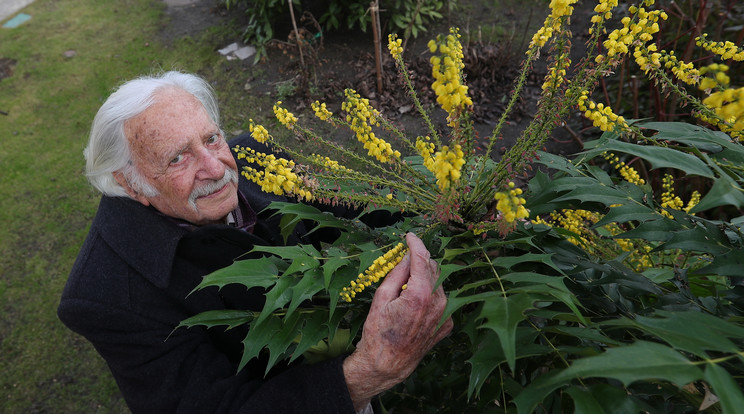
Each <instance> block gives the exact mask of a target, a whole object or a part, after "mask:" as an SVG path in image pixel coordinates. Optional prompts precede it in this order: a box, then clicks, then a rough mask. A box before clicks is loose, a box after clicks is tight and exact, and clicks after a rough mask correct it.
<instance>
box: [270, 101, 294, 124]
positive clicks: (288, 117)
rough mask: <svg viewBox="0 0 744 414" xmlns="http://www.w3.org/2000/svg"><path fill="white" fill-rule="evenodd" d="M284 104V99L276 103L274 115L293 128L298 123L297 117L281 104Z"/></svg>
mask: <svg viewBox="0 0 744 414" xmlns="http://www.w3.org/2000/svg"><path fill="white" fill-rule="evenodd" d="M281 104H282V101H277V102H276V104H275V105H274V108H273V109H274V115H275V116H276V119H278V120H279V122H280V123H281V124H282V125H284V126H285V127H287V129H293V128H294V126H295V124H296V123H297V117H295V116H294V115H293V114H292V113H291V112H289V111H288V110H287V109H285V108H282V107H281V106H280V105H281Z"/></svg>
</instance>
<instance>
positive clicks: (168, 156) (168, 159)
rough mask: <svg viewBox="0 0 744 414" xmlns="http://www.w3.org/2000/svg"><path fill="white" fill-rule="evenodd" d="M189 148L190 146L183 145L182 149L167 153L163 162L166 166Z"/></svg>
mask: <svg viewBox="0 0 744 414" xmlns="http://www.w3.org/2000/svg"><path fill="white" fill-rule="evenodd" d="M190 147H191V144H190V143H188V144H186V145H184V146H183V147H180V148H177V149H175V150H173V151H170V152H168V153H167V154H166V157H165V160H164V162H165V163H166V165H168V164H170V162H171V161H173V159H174V158H176V157H177V156H179V155H181V154H183V153H184V152H186V151H187V150H188V149H189V148H190Z"/></svg>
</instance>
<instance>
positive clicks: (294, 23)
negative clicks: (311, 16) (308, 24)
mask: <svg viewBox="0 0 744 414" xmlns="http://www.w3.org/2000/svg"><path fill="white" fill-rule="evenodd" d="M287 3H289V14H290V16H292V26H293V27H294V32H295V40H296V41H297V49H298V50H299V51H300V64H302V67H303V68H304V67H305V58H303V57H302V40H301V39H300V31H299V30H297V20H295V15H294V7H292V0H287Z"/></svg>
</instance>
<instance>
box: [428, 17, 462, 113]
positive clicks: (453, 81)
mask: <svg viewBox="0 0 744 414" xmlns="http://www.w3.org/2000/svg"><path fill="white" fill-rule="evenodd" d="M459 38H460V34H459V33H457V30H456V29H450V34H448V35H447V36H445V37H444V38H442V37H441V36H438V37H437V40H436V41H434V40H430V41H429V44H428V46H429V51H430V52H431V53H435V52H436V51H437V48H438V49H439V53H441V56H432V57H431V59H430V61H431V64H432V69H431V73H432V76H433V77H434V83H433V84H432V85H431V87H432V89H434V92H435V93H436V95H437V102H438V103H439V105H441V106H442V108H443V109H444V110H445V111H447V113H448V114H449V120H450V124H449V125H450V126H453V125H454V118H455V117H456V116H457V114H458V113H459V112H460V111H461V110H462V108H464V107H465V106H466V105H469V106H472V105H473V100H472V99H470V97H469V96H468V87H467V86H466V85H464V84H463V79H462V69H463V68H464V67H465V64H464V63H463V62H462V59H463V53H462V44H460V40H459Z"/></svg>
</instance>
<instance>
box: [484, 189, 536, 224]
mask: <svg viewBox="0 0 744 414" xmlns="http://www.w3.org/2000/svg"><path fill="white" fill-rule="evenodd" d="M514 187H515V186H514V183H513V182H511V181H510V182H509V190H508V191H499V192H497V193H496V194H494V196H493V198H494V199H495V200H496V201H497V203H496V209H497V210H498V211H499V212H500V213H501V216H502V217H503V218H504V221H506V222H507V223H513V222H515V221H517V220H521V219H525V218H527V217H529V216H530V213H529V211H527V209H526V208H525V207H524V204H525V203H526V202H527V201H526V200H525V199H524V198H523V197H520V196H521V195H522V189H521V188H514Z"/></svg>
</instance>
